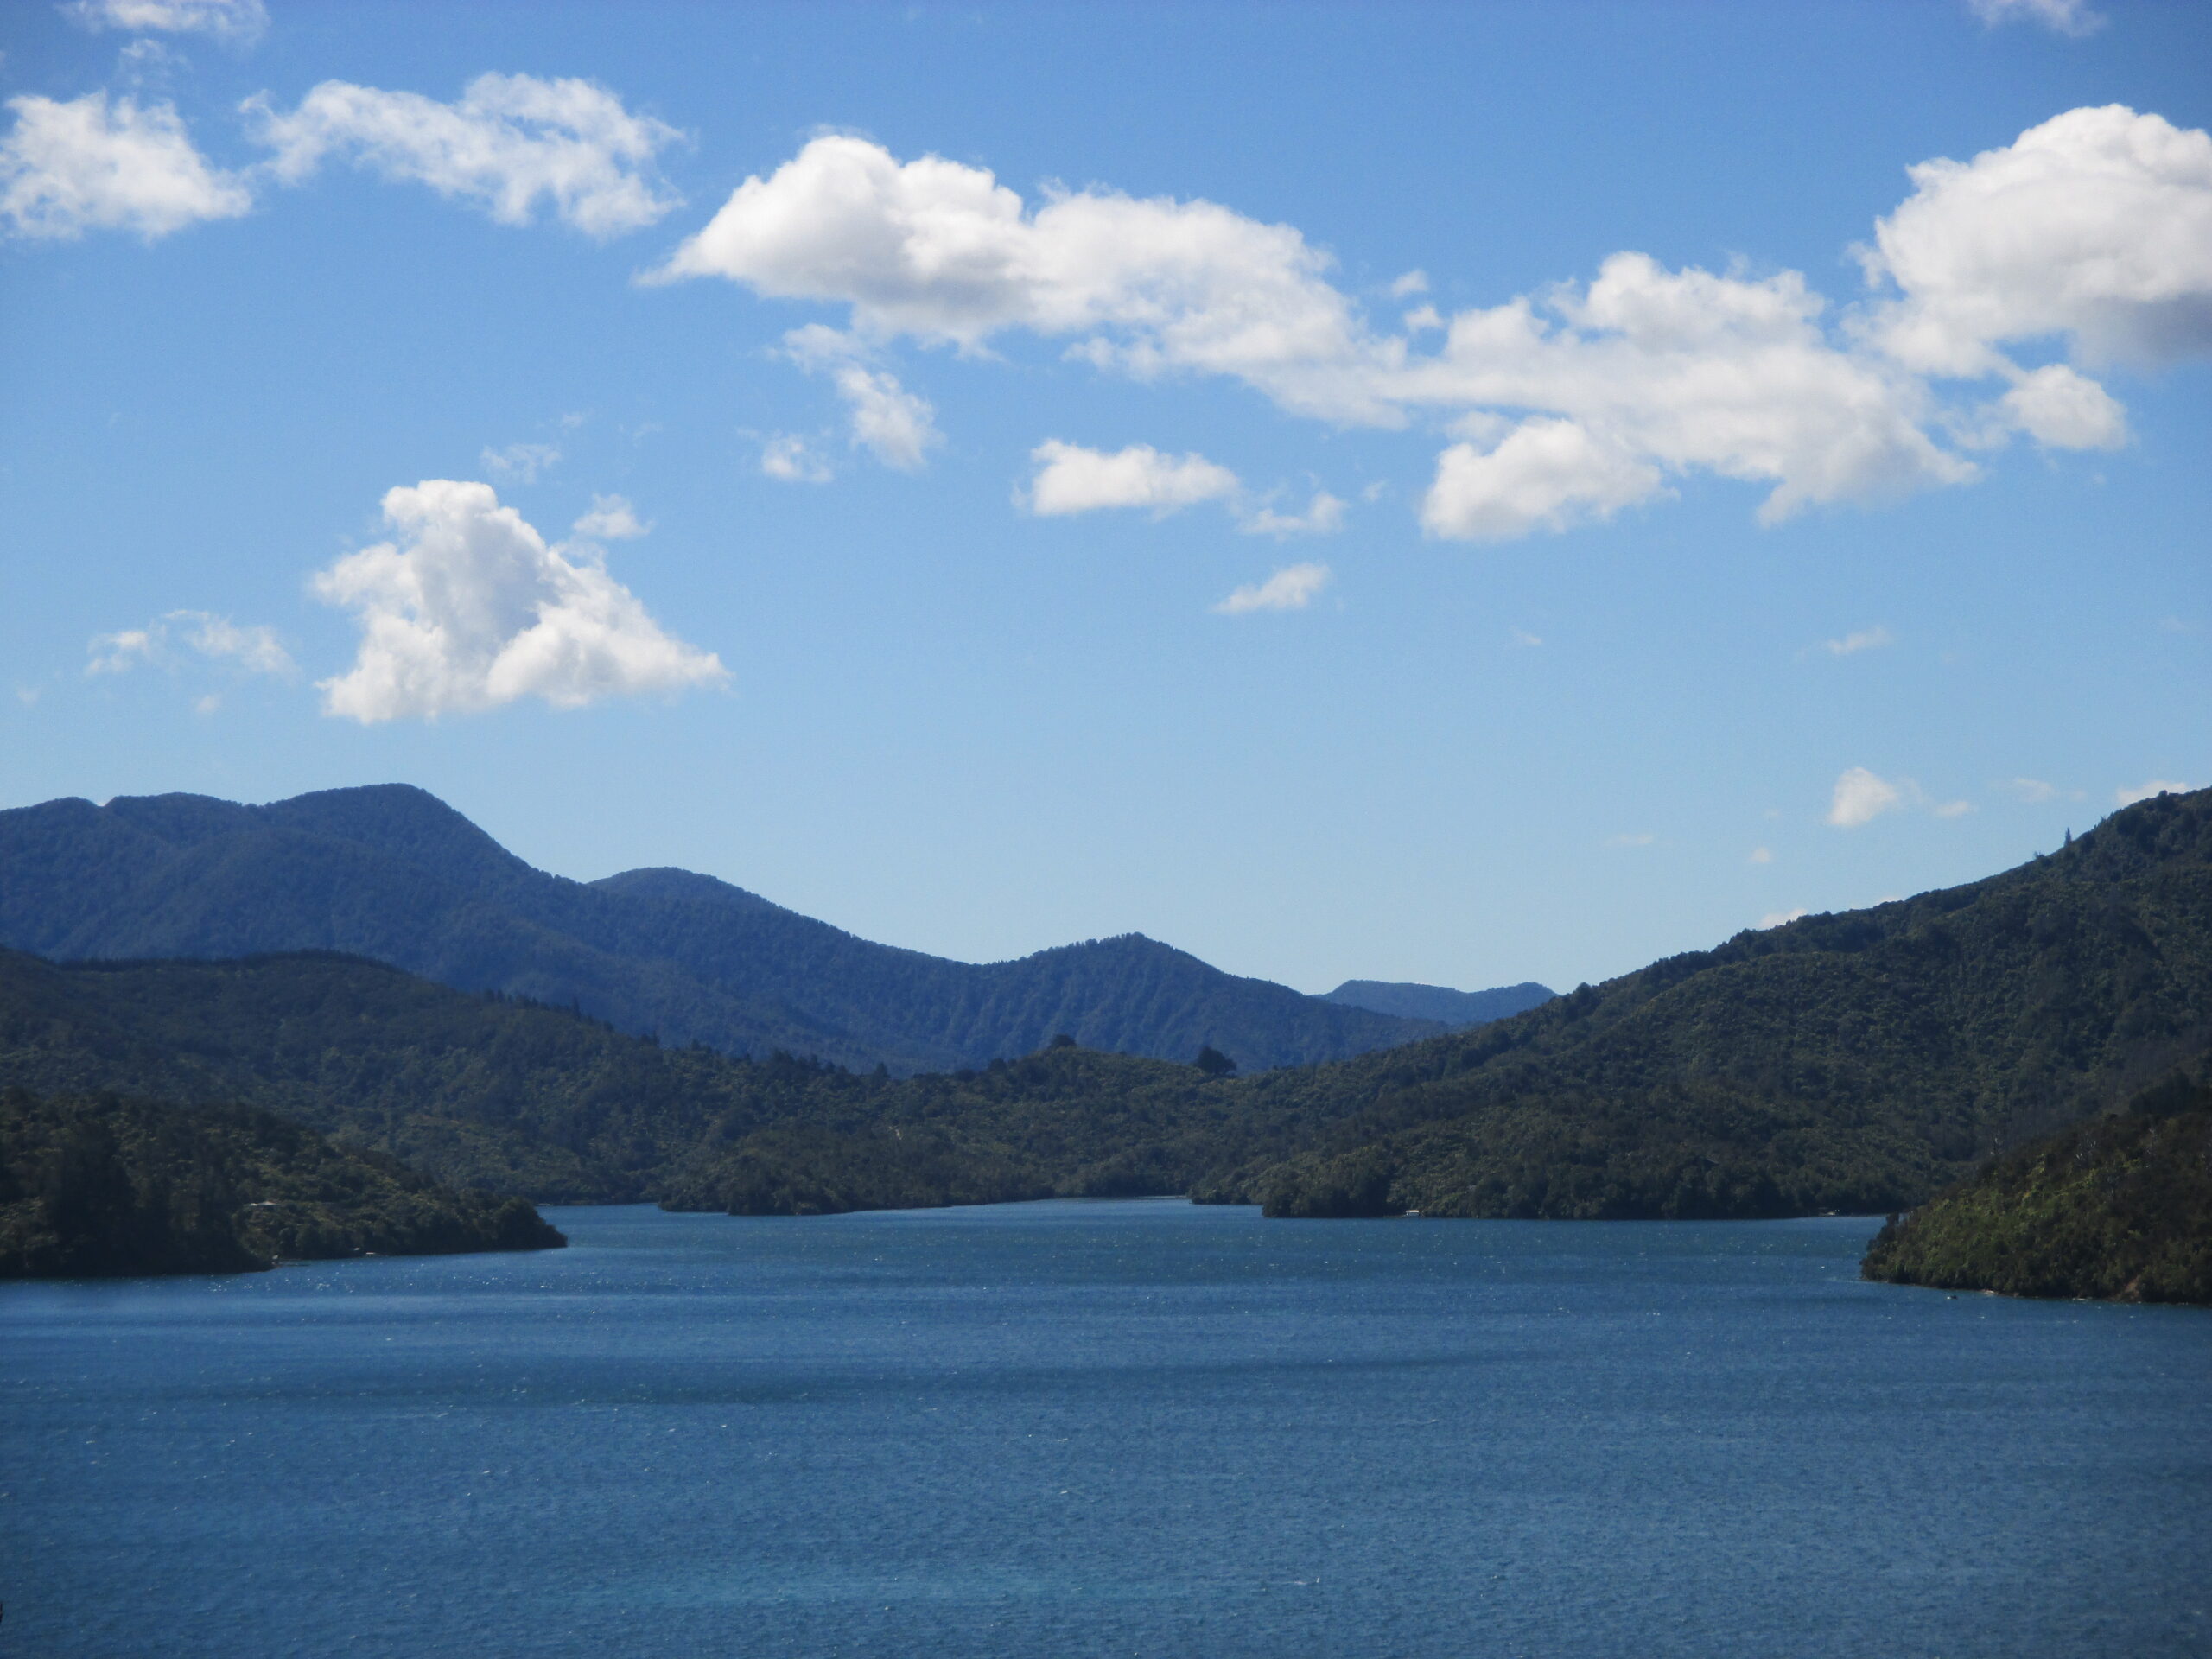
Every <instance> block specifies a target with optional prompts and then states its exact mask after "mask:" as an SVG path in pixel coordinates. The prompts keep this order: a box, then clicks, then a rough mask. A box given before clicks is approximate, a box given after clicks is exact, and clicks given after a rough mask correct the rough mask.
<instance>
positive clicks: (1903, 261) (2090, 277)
mask: <svg viewBox="0 0 2212 1659" xmlns="http://www.w3.org/2000/svg"><path fill="white" fill-rule="evenodd" d="M1907 170H1908V172H1909V173H1910V175H1911V178H1912V181H1913V185H1914V187H1915V188H1914V193H1913V194H1912V196H1911V197H1910V199H1909V200H1906V201H1905V202H1904V204H1903V205H1902V206H1901V207H1898V208H1897V211H1896V212H1895V213H1891V215H1890V216H1889V217H1888V218H1886V219H1881V220H1879V221H1878V222H1877V224H1876V225H1875V227H1874V239H1875V246H1874V247H1872V248H1871V249H1862V250H1860V251H1859V257H1860V259H1861V261H1862V262H1863V263H1864V264H1865V265H1866V271H1867V275H1868V277H1869V278H1870V279H1873V280H1878V281H1881V280H1886V281H1887V282H1890V283H1894V284H1895V285H1896V288H1897V297H1896V298H1894V299H1891V300H1890V301H1888V302H1885V303H1883V304H1881V305H1879V306H1878V308H1876V309H1875V311H1874V312H1873V313H1872V315H1871V316H1870V318H1869V319H1868V321H1867V330H1868V334H1869V336H1870V338H1871V339H1872V340H1874V341H1875V342H1876V343H1877V344H1878V345H1879V346H1881V347H1882V348H1883V349H1884V350H1885V351H1887V352H1888V353H1891V355H1892V356H1893V357H1895V358H1896V359H1897V360H1898V361H1899V362H1901V363H1904V364H1906V365H1910V367H1912V368H1914V369H1916V370H1917V371H1919V372H1924V373H1931V374H1938V375H1963V376H1975V377H1980V376H1986V375H1992V374H2005V375H2010V376H2018V375H2019V374H2020V372H2019V371H2018V369H2017V368H2016V367H2014V365H2012V363H2010V362H2009V360H2007V359H2005V358H2004V357H2003V356H2002V355H2000V354H1999V352H1998V351H1997V350H1996V347H1997V346H1999V345H2002V344H2004V343H2006V342H2008V341H2012V340H2035V339H2039V338H2046V337H2051V336H2056V337H2058V338H2059V339H2061V340H2063V341H2064V342H2065V343H2066V344H2067V345H2068V346H2069V347H2070V348H2071V349H2072V350H2073V351H2074V352H2075V353H2076V354H2077V355H2079V356H2081V357H2082V358H2084V359H2088V360H2090V361H2098V360H2103V359H2113V358H2126V359H2139V360H2143V361H2148V362H2153V363H2158V362H2166V361H2171V360H2172V359H2177V358H2180V357H2183V356H2187V355H2190V354H2192V353H2201V352H2203V351H2205V350H2206V349H2208V348H2212V136H2208V135H2206V134H2205V133H2203V132H2201V131H2195V130H2183V129H2181V128H2178V127H2176V126H2174V125H2173V124H2171V123H2170V122H2168V121H2166V120H2165V119H2164V118H2162V117H2159V116H2156V115H2139V114H2137V113H2136V112H2135V111H2133V110H2131V109H2128V108H2126V106H2124V105H2117V104H2113V105H2106V106H2104V107H2103V108H2101V109H2078V110H2069V111H2066V113H2064V114H2063V115H2059V116H2054V117H2053V118H2051V119H2050V120H2048V121H2046V122H2044V123H2043V124H2042V125H2040V126H2037V127H2031V128H2030V129H2029V130H2027V131H2025V132H2024V133H2022V134H2021V135H2020V136H2019V137H2018V139H2017V140H2015V141H2014V142H2013V143H2011V144H2009V145H2007V146H2005V148H2003V149H1991V150H1985V151H1983V152H1982V153H1981V154H1980V155H1979V156H1975V157H1974V159H1973V160H1972V161H1971V162H1954V161H1948V160H1936V161H1931V162H1922V163H1920V164H1919V165H1918V166H1916V167H1913V168H1908V169H1907ZM2024 384H2025V385H2029V386H2030V387H2031V389H2030V390H2029V391H2027V392H2026V393H2024V398H2023V403H2022V409H2023V412H2024V414H2032V413H2034V412H2035V411H2037V410H2046V409H2050V408H2056V409H2059V410H2062V411H2063V410H2064V409H2065V408H2067V407H2068V406H2069V405H2079V406H2083V407H2088V406H2090V400H2088V399H2087V397H2086V394H2084V393H2083V392H2082V391H2081V389H2080V388H2079V387H2076V386H2072V385H2068V384H2066V383H2063V382H2061V381H2058V380H2056V379H2051V380H2048V381H2046V382H2045V383H2044V385H2042V386H2040V387H2036V386H2035V385H2034V384H2033V377H2024ZM2084 384H2090V383H2084ZM2085 420H2086V429H2087V430H2088V433H2089V435H2090V436H2091V439H2092V442H2093V447H2094V446H2101V445H2102V444H2103V443H2106V442H2112V441H2113V439H2112V437H2111V435H2110V432H2109V421H2108V419H2100V418H2098V417H2095V416H2088V417H2085V416H2083V415H2082V414H2081V413H2079V412H2078V410H2077V412H2075V413H2074V414H2071V415H2069V414H2064V413H2063V412H2062V413H2060V414H2057V415H2054V416H2050V421H2051V426H2050V430H2049V431H2048V432H2045V433H2038V434H2037V435H2038V436H2039V437H2041V438H2042V440H2043V441H2044V442H2047V443H2057V442H2062V441H2063V435H2064V433H2065V431H2066V430H2067V429H2069V423H2083V422H2084V421H2085Z"/></svg>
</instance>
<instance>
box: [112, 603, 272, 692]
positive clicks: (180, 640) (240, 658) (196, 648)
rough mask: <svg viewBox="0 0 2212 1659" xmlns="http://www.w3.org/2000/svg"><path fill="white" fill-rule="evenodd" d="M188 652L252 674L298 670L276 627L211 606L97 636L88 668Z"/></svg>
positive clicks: (117, 667) (172, 659)
mask: <svg viewBox="0 0 2212 1659" xmlns="http://www.w3.org/2000/svg"><path fill="white" fill-rule="evenodd" d="M185 653H189V654H191V655H194V656H197V657H200V658H206V659H207V660H208V661H210V662H223V663H229V664H232V665H233V666H235V667H237V668H238V669H240V670H242V671H245V672H246V673H248V674H273V675H277V676H280V677H290V676H291V675H293V674H296V672H298V669H297V667H296V664H294V663H293V661H292V657H291V653H290V652H288V651H286V650H285V649H284V646H283V643H282V642H281V641H280V640H279V639H277V632H276V630H275V629H273V628H268V627H263V626H258V625H254V626H241V625H240V624H238V623H236V622H233V621H232V620H231V619H230V618H229V617H227V616H217V615H216V614H214V613H213V612H210V611H171V612H169V613H168V614H166V615H164V616H162V617H158V618H156V620H153V621H151V622H149V623H148V624H147V625H146V626H144V627H143V628H124V629H122V630H120V631H118V632H114V633H102V634H96V635H94V636H93V638H92V640H91V642H90V643H89V644H88V645H86V664H85V672H86V673H87V674H123V673H127V672H129V671H130V670H131V669H133V668H136V667H137V666H138V665H139V664H170V665H172V666H173V665H175V664H176V663H177V662H179V661H180V660H181V658H182V656H183V655H184V654H185Z"/></svg>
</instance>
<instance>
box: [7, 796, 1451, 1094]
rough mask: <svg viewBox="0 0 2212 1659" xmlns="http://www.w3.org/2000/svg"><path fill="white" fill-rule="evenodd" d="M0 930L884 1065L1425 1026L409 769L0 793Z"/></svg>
mask: <svg viewBox="0 0 2212 1659" xmlns="http://www.w3.org/2000/svg"><path fill="white" fill-rule="evenodd" d="M0 944H5V945H8V946H10V947H13V948H15V949H17V950H30V951H35V952H36V953H37V954H39V955H41V956H43V957H53V958H55V959H57V960H64V961H68V960H85V959H90V958H109V959H120V958H132V957H211V958H219V957H241V956H247V955H251V954H255V953H258V952H268V951H289V950H341V951H348V952H353V953H355V954H358V955H360V956H365V957H373V958H375V959H377V960H378V961H381V962H388V963H392V964H394V965H395V966H397V967H401V968H404V969H408V970H409V971H410V972H413V973H417V974H421V975H423V976H426V977H428V978H430V979H434V980H437V981H439V982H442V983H444V984H448V985H453V986H456V987H459V988H462V989H465V990H498V991H502V992H505V993H507V994H509V995H518V996H526V997H530V998H532V999H535V1000H537V1001H542V1002H550V1003H554V1004H556V1005H561V1006H569V1005H574V1006H575V1007H580V1008H581V1009H582V1010H583V1011H584V1012H586V1013H588V1014H594V1015H595V1016H597V1017H598V1018H601V1019H603V1020H607V1021H608V1022H609V1023H611V1024H613V1025H614V1026H617V1027H620V1028H621V1029H623V1030H626V1031H632V1032H638V1033H652V1034H656V1035H658V1036H659V1037H660V1038H661V1039H663V1040H664V1041H667V1042H671V1043H686V1042H691V1041H699V1042H703V1043H706V1044H708V1045H709V1046H713V1047H715V1048H719V1049H722V1050H725V1051H727V1052H753V1053H767V1052H772V1051H773V1050H776V1049H786V1050H789V1051H791V1052H794V1053H802V1054H816V1055H819V1056H821V1057H822V1058H825V1059H830V1060H835V1061H837V1062H839V1063H841V1064H843V1065H854V1066H861V1067H868V1066H873V1065H876V1064H877V1063H878V1062H881V1063H883V1064H886V1065H888V1066H889V1067H890V1068H891V1069H892V1070H893V1071H898V1072H910V1071H923V1070H937V1069H947V1068H951V1067H956V1066H963V1065H968V1066H972V1065H983V1064H986V1063H988V1061H990V1060H993V1059H998V1058H1014V1057H1016V1056H1019V1055H1022V1054H1027V1053H1029V1052H1033V1051H1034V1050H1036V1049H1038V1048H1039V1047H1041V1046H1043V1045H1044V1044H1045V1043H1046V1042H1047V1041H1049V1040H1050V1039H1052V1037H1053V1036H1054V1035H1056V1034H1058V1033H1068V1034H1069V1035H1071V1036H1073V1037H1075V1038H1076V1039H1077V1040H1078V1041H1079V1042H1081V1043H1082V1044H1083V1045H1084V1046H1086V1047H1090V1048H1096V1049H1105V1050H1111V1051H1117V1052H1125V1053H1133V1054H1143V1055H1151V1056H1154V1057H1157V1058H1166V1059H1176V1060H1187V1059H1189V1058H1192V1056H1194V1055H1195V1054H1197V1053H1198V1051H1199V1050H1200V1049H1201V1048H1202V1047H1204V1046H1207V1045H1209V1044H1211V1046H1214V1047H1215V1048H1217V1049H1219V1050H1221V1051H1222V1052H1224V1053H1226V1054H1228V1055H1229V1056H1230V1057H1231V1058H1234V1059H1236V1061H1237V1062H1238V1063H1239V1064H1240V1065H1242V1066H1243V1068H1244V1069H1245V1070H1247V1071H1255V1070H1259V1069H1262V1068H1266V1067H1270V1066H1278V1065H1292V1064H1298V1063H1302V1062H1307V1061H1313V1060H1325V1059H1336V1058H1345V1057H1347V1056H1350V1055H1353V1054H1358V1053H1363V1052H1367V1051H1369V1050H1371V1049H1376V1048H1385V1047H1389V1046H1394V1045H1396V1044H1400V1043H1404V1042H1408V1041H1411V1040H1414V1039H1418V1038H1421V1037H1426V1036H1430V1035H1433V1034H1434V1033H1435V1032H1436V1030H1437V1026H1436V1025H1435V1024H1434V1023H1433V1022H1429V1021H1426V1020H1407V1019H1402V1018H1398V1017H1395V1016H1392V1015H1390V1014H1378V1013H1375V1012H1372V1011H1370V1010H1368V1009H1363V1008H1357V1007H1344V1006H1341V1005H1339V1004H1337V1003H1334V1002H1330V1001H1324V1000H1323V999H1321V998H1319V997H1309V996H1303V995H1300V994H1299V993H1298V992H1296V991H1294V990H1291V989H1290V988H1287V986H1281V985H1276V984H1273V983H1270V982H1268V981H1265V980H1257V979H1242V978H1238V977H1236V976H1232V975H1229V974H1224V973H1222V972H1221V971H1219V970H1218V969H1214V968H1211V967H1208V966H1207V965H1206V964H1205V963H1202V962H1200V961H1199V960H1198V958H1196V957H1192V956H1189V955H1187V954H1185V952H1183V951H1180V950H1174V949H1173V948H1172V947H1170V946H1167V945H1165V944H1159V943H1158V942H1156V941H1154V940H1152V939H1147V938H1144V937H1142V936H1141V935H1139V934H1129V935H1127V936H1124V937H1122V938H1114V939H1102V940H1092V941H1090V942H1087V943H1085V944H1071V945H1065V946H1062V947H1060V948H1058V949H1057V950H1044V951H1039V953H1038V954H1036V955H1035V956H1032V957H1023V958H1022V959H1020V961H1016V962H1002V963H988V964H982V965H977V964H973V963H961V962H950V961H947V960H945V959H944V958H942V957H931V956H926V955H924V954H923V953H922V952H920V951H917V950H899V949H896V948H894V947H892V946H889V945H881V944H871V943H870V942H868V940H865V939H861V938H855V937H854V936H853V935H852V934H849V933H847V932H844V931H841V930H839V929H837V928H835V927H832V926H830V925H828V924H827V923H824V922H819V921H816V920H814V919H813V918H810V917H805V916H801V915H798V914H797V913H796V912H791V911H788V910H785V909H784V908H783V907H782V906H778V905H774V904H771V903H770V902H769V901H768V900H766V899H762V898H760V897H759V896H758V895H756V894H753V893H747V892H745V891H743V890H742V889H741V888H738V887H731V886H729V885H728V884H727V883H725V882H721V881H717V880H713V879H712V878H710V877H708V876H703V875H695V874H690V873H689V872H687V871H683V870H668V869H646V870H632V871H629V872H627V873H626V874H620V875H615V876H610V877H608V878H607V879H606V880H601V881H594V882H589V883H585V882H578V881H571V880H565V879H563V878H562V877H559V876H554V875H549V874H545V873H544V872H543V871H542V870H537V869H533V868H531V866H529V865H528V864H525V863H524V862H523V861H522V860H520V859H518V858H517V857H515V856H514V855H512V853H509V852H508V851H507V850H506V849H505V848H503V847H501V846H500V845H499V843H498V842H495V841H493V839H492V838H491V837H490V836H487V835H486V834H485V833H484V832H483V831H482V830H480V829H478V828H477V827H476V826H475V825H474V824H473V823H469V821H468V820H467V819H466V818H464V817H461V814H460V813H458V812H455V811H454V810H453V809H452V808H450V807H448V806H447V805H446V804H444V803H443V802H442V801H439V800H438V799H436V798H435V797H433V796H431V795H429V794H426V793H425V792H423V791H421V790H418V789H413V788H410V787H407V786H405V785H380V786H376V787H371V788H364V789H343V790H329V791H322V792H321V793H318V794H313V795H302V796H299V797H296V798H294V799H291V800H289V801H278V802H275V803H273V804H270V805H267V806H240V805H236V804H232V803H230V802H227V801H218V800H213V799H210V798H207V797H205V796H198V795H158V796H143V797H127V796H126V797H120V798H117V799H115V800H113V801H111V802H109V803H108V804H106V805H105V806H95V805H93V804H92V803H91V802H89V801H84V800H75V799H71V800H59V801H48V802H47V803H45V804H42V805H39V806H32V807H24V808H21V809H18V810H13V811H8V812H0Z"/></svg>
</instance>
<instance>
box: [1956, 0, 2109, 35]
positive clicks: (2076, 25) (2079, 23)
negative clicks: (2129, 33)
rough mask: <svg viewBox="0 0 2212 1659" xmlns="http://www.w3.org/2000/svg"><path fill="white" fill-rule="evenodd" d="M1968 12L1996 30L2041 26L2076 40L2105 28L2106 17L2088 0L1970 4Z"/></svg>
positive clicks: (1991, 0)
mask: <svg viewBox="0 0 2212 1659" xmlns="http://www.w3.org/2000/svg"><path fill="white" fill-rule="evenodd" d="M1967 10H1970V11H1971V12H1973V13H1974V16H1977V17H1979V18H1980V19H1981V21H1982V22H1985V23H1987V24H1988V25H1989V26H1990V27H1991V28H1993V29H1994V28H1995V27H1997V26H1998V25H1999V23H2040V24H2042V25H2043V26H2044V28H2045V29H2051V30H2053V31H2055V32H2056V33H2057V34H2060V35H2072V36H2074V37H2075V39H2076V40H2079V39H2081V38H2082V36H2084V35H2094V34H2095V33H2096V32H2097V31H2098V30H2099V29H2102V28H2103V27H2104V26H2105V18H2104V16H2103V14H2102V13H2101V12H2094V11H2092V10H2089V8H2088V4H2087V3H2085V0H1967Z"/></svg>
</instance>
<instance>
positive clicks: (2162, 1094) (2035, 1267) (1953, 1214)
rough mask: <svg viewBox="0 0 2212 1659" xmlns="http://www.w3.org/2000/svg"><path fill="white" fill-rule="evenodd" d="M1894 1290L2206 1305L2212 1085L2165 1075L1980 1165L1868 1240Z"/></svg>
mask: <svg viewBox="0 0 2212 1659" xmlns="http://www.w3.org/2000/svg"><path fill="white" fill-rule="evenodd" d="M1860 1270H1861V1272H1863V1273H1864V1274H1865V1275H1866V1277H1867V1278H1869V1279H1878V1280H1885V1281H1888V1282H1889V1283H1891V1284H1897V1285H1929V1286H1933V1287H1936V1288H1938V1289H1943V1290H1994V1291H2001V1292H2003V1293H2005V1294H2007V1295H2012V1296H2090V1297H2097V1298H2101V1299H2103V1300H2118V1301H2136V1302H2197V1303H2204V1304H2212V1089H2208V1088H2206V1087H2205V1086H2204V1085H2203V1084H2202V1083H2196V1084H2192V1083H2190V1081H2188V1080H2186V1079H2184V1078H2182V1077H2176V1078H2174V1079H2173V1080H2172V1082H2171V1084H2168V1085H2167V1086H2166V1087H2165V1088H2164V1089H2162V1090H2152V1091H2149V1092H2147V1093H2146V1094H2145V1096H2144V1097H2142V1098H2141V1099H2140V1100H2139V1101H2138V1103H2137V1104H2136V1108H2135V1109H2134V1110H2133V1111H2128V1112H2124V1113H2119V1114H2115V1115H2112V1116H2101V1117H2096V1118H2092V1119H2091V1120H2090V1121H2089V1122H2086V1123H2080V1124H2076V1125H2075V1127H2073V1128H2069V1129H2062V1130H2060V1131H2059V1132H2058V1133H2057V1134H2056V1135H2045V1136H2043V1137H2041V1138H2039V1139H2037V1140H2035V1141H2030V1142H2029V1143H2028V1144H2027V1145H2025V1146H2023V1147H2018V1148H2016V1149H2015V1150H2013V1151H2012V1152H2010V1153H2007V1154H2005V1155H2004V1156H2003V1157H2001V1158H1998V1159H1994V1160H1992V1161H1991V1162H1990V1163H1989V1164H1988V1165H1987V1166H1986V1167H1985V1168H1983V1169H1982V1170H1981V1171H1980V1173H1978V1174H1976V1175H1974V1176H1973V1177H1971V1178H1970V1179H1967V1180H1965V1181H1962V1182H1961V1183H1959V1184H1958V1185H1955V1186H1952V1187H1950V1188H1948V1189H1947V1190H1945V1191H1944V1192H1940V1193H1938V1194H1937V1195H1936V1197H1935V1198H1931V1199H1929V1201H1928V1202H1927V1203H1926V1204H1924V1205H1921V1206H1920V1208H1918V1209H1917V1210H1915V1211H1912V1212H1911V1213H1910V1214H1909V1215H1905V1216H1902V1217H1899V1216H1892V1217H1891V1218H1890V1221H1889V1224H1888V1225H1886V1226H1885V1227H1884V1228H1883V1229H1882V1230H1881V1231H1880V1232H1879V1233H1878V1234H1877V1235H1876V1236H1875V1238H1874V1242H1873V1243H1872V1246H1871V1247H1870V1248H1869V1249H1868V1250H1867V1252H1866V1262H1865V1263H1864V1264H1863V1266H1862V1268H1861V1269H1860Z"/></svg>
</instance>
